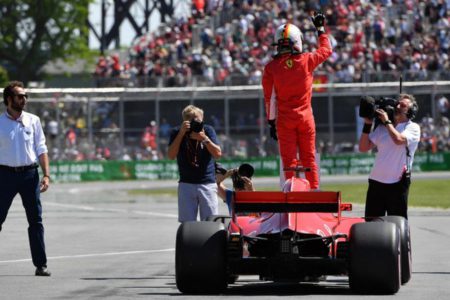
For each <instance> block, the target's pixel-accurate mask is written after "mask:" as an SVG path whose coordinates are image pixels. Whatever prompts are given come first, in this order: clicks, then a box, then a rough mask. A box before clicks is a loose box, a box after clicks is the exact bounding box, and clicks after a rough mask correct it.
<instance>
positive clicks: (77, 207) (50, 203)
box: [44, 201, 178, 218]
mask: <svg viewBox="0 0 450 300" xmlns="http://www.w3.org/2000/svg"><path fill="white" fill-rule="evenodd" d="M44 205H50V206H59V207H65V208H73V209H80V210H88V211H100V212H118V213H134V214H138V215H146V216H155V217H165V218H178V215H176V214H166V213H158V212H152V211H141V210H126V209H118V208H97V207H93V206H86V205H73V204H62V203H56V202H48V201H45V204H44Z"/></svg>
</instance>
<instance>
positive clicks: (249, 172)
mask: <svg viewBox="0 0 450 300" xmlns="http://www.w3.org/2000/svg"><path fill="white" fill-rule="evenodd" d="M254 172H255V169H254V168H253V167H252V165H250V164H242V165H240V166H239V169H238V173H239V175H240V176H244V177H248V178H252V176H253V173H254Z"/></svg>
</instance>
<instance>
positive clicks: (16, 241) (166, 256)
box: [0, 173, 450, 300]
mask: <svg viewBox="0 0 450 300" xmlns="http://www.w3.org/2000/svg"><path fill="white" fill-rule="evenodd" d="M422 177H435V178H448V179H449V183H450V173H432V174H431V175H430V174H424V175H421V174H416V175H415V179H416V180H420V179H421V178H422ZM322 180H323V181H326V180H328V181H341V180H345V181H359V180H362V181H363V180H367V178H366V177H365V176H354V177H349V176H337V177H324V178H322ZM274 181H276V179H274V178H261V179H256V180H255V186H256V187H259V186H263V185H267V184H273V182H274ZM161 187H165V188H174V189H175V187H176V183H175V182H173V181H156V182H150V181H133V182H109V183H103V182H95V183H82V184H53V185H52V186H51V187H50V190H49V191H48V192H47V193H45V194H43V195H42V201H43V207H44V225H45V230H46V244H47V256H48V266H49V269H50V271H51V272H52V273H53V274H52V276H51V277H50V278H47V277H35V276H34V267H33V265H32V263H31V259H30V252H29V245H28V237H27V224H26V218H25V212H24V209H23V207H22V205H21V201H20V198H19V197H18V198H16V199H15V201H14V203H13V206H12V207H11V209H10V212H9V215H8V218H7V220H6V222H5V223H4V224H3V231H2V232H0V299H5V300H16V299H21V300H22V299H98V298H101V299H103V298H104V299H198V298H203V299H211V298H212V297H211V296H185V295H182V294H180V293H179V291H178V290H177V288H176V286H175V278H174V273H175V270H174V257H175V251H174V248H175V234H176V230H177V227H178V222H177V203H176V199H175V198H174V197H173V196H169V195H164V194H161V195H158V196H155V197H149V196H146V195H142V194H135V193H130V190H131V189H152V188H161ZM447 197H449V201H450V196H448V195H447ZM220 208H221V210H222V211H223V212H225V210H226V208H225V205H224V204H222V203H221V207H220ZM352 213H353V214H356V215H361V214H362V207H360V206H356V207H354V211H353V212H352ZM410 225H411V234H412V243H413V275H412V279H411V281H410V282H409V283H408V284H407V285H405V286H402V288H401V289H400V291H399V292H398V293H397V294H396V295H390V296H361V295H354V294H352V293H351V291H350V290H349V288H348V281H347V278H346V277H328V278H327V281H326V282H321V283H319V284H275V283H270V282H260V281H258V280H257V279H258V278H257V277H255V276H246V277H241V278H240V279H239V280H238V281H237V283H236V284H234V285H231V286H230V287H229V288H228V290H227V292H226V293H225V294H223V295H220V296H216V297H220V298H226V299H246V298H248V297H253V298H255V299H273V298H276V297H280V296H282V297H283V298H290V299H293V298H294V297H295V298H297V299H298V298H299V297H301V298H305V299H306V298H308V299H311V298H312V299H336V298H341V299H347V298H353V299H361V298H368V299H378V298H380V299H391V298H392V299H394V298H395V299H408V300H411V299H426V298H427V299H433V300H436V299H450V292H449V288H448V284H449V282H450V259H449V253H450V252H449V249H450V211H449V210H436V209H426V208H421V209H416V208H411V209H410ZM256 297H257V298H256Z"/></svg>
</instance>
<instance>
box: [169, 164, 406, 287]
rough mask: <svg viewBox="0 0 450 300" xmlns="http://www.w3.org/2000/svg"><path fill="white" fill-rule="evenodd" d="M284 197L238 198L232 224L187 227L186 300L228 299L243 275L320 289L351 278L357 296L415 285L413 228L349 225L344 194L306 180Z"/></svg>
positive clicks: (181, 246) (219, 219) (181, 276)
mask: <svg viewBox="0 0 450 300" xmlns="http://www.w3.org/2000/svg"><path fill="white" fill-rule="evenodd" d="M295 171H296V176H295V177H292V178H291V179H288V180H287V182H286V184H285V186H284V189H283V191H282V192H235V194H234V202H233V208H232V216H213V217H212V218H210V221H203V222H186V223H183V224H181V225H180V227H179V228H178V232H177V239H176V263H175V264H176V284H177V287H178V289H179V290H180V291H181V292H182V293H187V294H204V293H212V294H215V293H221V292H223V291H224V290H225V289H226V288H227V286H228V284H229V283H233V282H234V280H236V278H237V276H239V275H259V277H260V279H261V280H270V281H276V282H278V281H289V282H293V281H295V282H311V281H314V282H317V281H319V280H321V279H323V278H324V277H325V275H335V276H336V275H343V276H348V278H349V284H350V288H351V290H352V291H354V292H355V293H363V294H393V293H396V292H397V291H398V290H399V288H400V285H401V284H405V283H406V282H408V281H409V279H410V277H411V248H410V235H409V227H408V222H407V220H406V219H405V218H403V217H397V216H386V217H381V218H379V219H376V220H372V221H370V222H366V220H365V219H364V218H360V217H347V216H343V215H342V211H348V210H351V204H346V203H341V195H340V192H325V191H323V192H312V191H310V188H309V183H308V181H307V180H306V179H302V178H299V176H298V175H299V173H300V172H302V171H305V170H304V169H303V168H300V167H298V168H295Z"/></svg>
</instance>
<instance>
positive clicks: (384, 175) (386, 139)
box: [369, 120, 420, 183]
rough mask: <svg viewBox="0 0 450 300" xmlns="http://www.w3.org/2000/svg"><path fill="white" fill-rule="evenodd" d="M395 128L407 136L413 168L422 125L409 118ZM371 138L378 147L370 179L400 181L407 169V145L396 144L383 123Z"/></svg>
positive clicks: (383, 181)
mask: <svg viewBox="0 0 450 300" xmlns="http://www.w3.org/2000/svg"><path fill="white" fill-rule="evenodd" d="M395 129H396V130H397V131H398V132H400V133H401V134H403V135H404V136H406V140H407V147H408V149H409V154H410V158H409V168H410V169H411V167H412V163H413V158H414V152H415V151H416V149H417V146H418V144H419V141H420V126H419V125H418V124H417V123H414V122H412V121H411V120H408V121H407V122H404V123H400V124H397V126H395ZM369 139H370V141H371V142H372V143H373V144H375V145H376V146H377V149H378V152H377V154H376V157H375V163H374V165H373V168H372V171H371V172H370V175H369V179H373V180H376V181H378V182H382V183H395V182H398V181H400V179H401V178H402V175H403V173H404V171H405V170H406V159H407V156H406V147H405V145H396V144H395V143H394V141H393V140H392V138H391V137H390V136H389V132H388V130H387V129H386V127H385V126H383V125H381V124H380V125H378V127H377V128H376V129H375V130H374V131H373V132H371V133H370V134H369Z"/></svg>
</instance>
